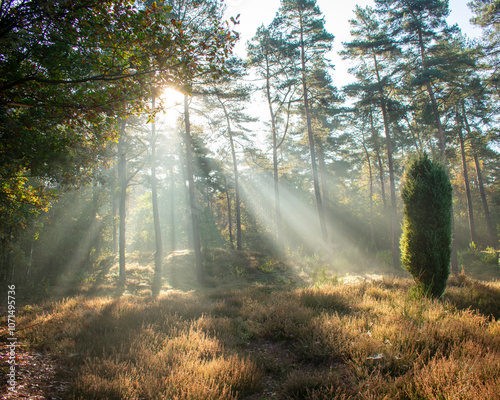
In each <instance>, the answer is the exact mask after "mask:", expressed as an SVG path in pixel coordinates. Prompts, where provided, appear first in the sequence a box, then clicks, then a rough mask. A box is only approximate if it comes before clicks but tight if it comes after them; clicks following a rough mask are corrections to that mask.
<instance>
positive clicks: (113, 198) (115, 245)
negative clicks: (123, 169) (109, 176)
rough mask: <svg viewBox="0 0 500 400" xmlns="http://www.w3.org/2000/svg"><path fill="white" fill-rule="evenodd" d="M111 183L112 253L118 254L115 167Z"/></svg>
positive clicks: (117, 184) (117, 183) (116, 178)
mask: <svg viewBox="0 0 500 400" xmlns="http://www.w3.org/2000/svg"><path fill="white" fill-rule="evenodd" d="M113 176H114V179H113V185H112V186H111V213H112V215H113V220H112V224H113V233H112V235H113V255H115V256H116V254H118V224H117V221H118V219H117V214H118V204H117V200H118V199H117V191H118V187H119V182H118V177H117V168H116V167H115V168H113Z"/></svg>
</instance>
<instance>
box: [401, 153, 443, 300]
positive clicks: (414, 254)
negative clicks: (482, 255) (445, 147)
mask: <svg viewBox="0 0 500 400" xmlns="http://www.w3.org/2000/svg"><path fill="white" fill-rule="evenodd" d="M401 196H402V198H403V203H404V207H403V213H404V228H403V235H402V237H401V253H402V254H401V261H402V263H403V267H404V268H405V269H406V270H407V271H408V272H409V273H410V274H412V275H413V277H414V279H415V281H416V283H417V288H418V290H419V291H420V292H421V293H423V294H426V295H429V296H433V297H440V296H441V295H442V294H443V292H444V290H445V288H446V281H447V279H448V276H449V274H450V269H449V264H450V255H451V247H450V246H451V212H452V187H451V184H450V180H449V178H448V175H447V174H446V171H445V169H444V167H443V166H442V165H441V164H439V163H436V162H433V161H431V160H430V159H429V158H428V156H427V154H425V153H424V154H423V155H422V156H419V157H417V158H415V159H413V160H412V161H411V162H410V164H409V167H408V169H407V171H406V173H405V177H404V183H403V188H402V192H401Z"/></svg>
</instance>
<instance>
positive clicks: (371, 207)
mask: <svg viewBox="0 0 500 400" xmlns="http://www.w3.org/2000/svg"><path fill="white" fill-rule="evenodd" d="M363 149H364V151H365V156H366V162H367V163H368V174H369V178H370V183H369V189H368V199H369V202H370V240H371V243H372V246H373V245H374V244H375V230H374V228H373V173H372V163H371V161H370V153H368V149H367V148H366V144H365V137H364V135H363Z"/></svg>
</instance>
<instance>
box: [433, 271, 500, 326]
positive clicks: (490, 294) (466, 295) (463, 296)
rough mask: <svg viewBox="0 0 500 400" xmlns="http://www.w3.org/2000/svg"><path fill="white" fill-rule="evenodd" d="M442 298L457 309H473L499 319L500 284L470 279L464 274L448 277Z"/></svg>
mask: <svg viewBox="0 0 500 400" xmlns="http://www.w3.org/2000/svg"><path fill="white" fill-rule="evenodd" d="M443 299H444V300H445V301H447V302H449V303H450V304H453V305H454V306H455V307H456V308H457V309H459V310H469V309H470V310H475V311H477V312H479V313H480V314H483V315H486V316H490V317H493V318H495V319H497V320H498V319H500V286H499V285H498V284H494V283H492V282H484V281H478V280H475V279H470V278H468V277H466V276H465V275H464V274H461V275H458V276H457V277H452V278H450V280H449V282H448V288H447V290H446V292H445V293H444V296H443Z"/></svg>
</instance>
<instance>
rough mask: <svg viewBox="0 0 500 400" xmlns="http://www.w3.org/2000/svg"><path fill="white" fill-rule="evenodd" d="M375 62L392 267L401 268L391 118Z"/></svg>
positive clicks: (374, 57)
mask: <svg viewBox="0 0 500 400" xmlns="http://www.w3.org/2000/svg"><path fill="white" fill-rule="evenodd" d="M373 61H374V66H375V73H376V75H377V82H378V85H379V94H380V109H381V111H382V119H383V122H384V131H385V147H386V151H387V165H388V167H389V187H390V191H391V249H392V266H393V267H394V268H398V267H399V240H398V209H397V202H396V183H395V177H394V163H393V158H392V141H391V133H390V130H389V116H388V111H387V104H386V101H385V93H384V89H383V87H382V80H381V78H380V73H379V68H378V61H377V56H376V54H375V53H373Z"/></svg>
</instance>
